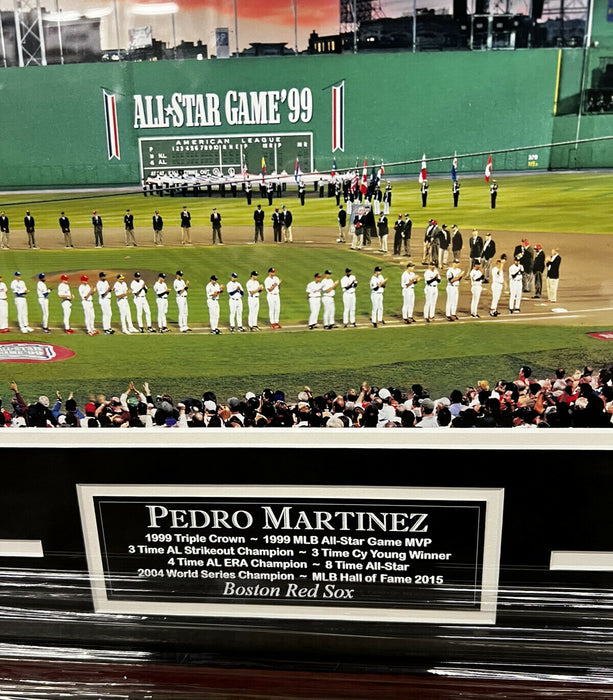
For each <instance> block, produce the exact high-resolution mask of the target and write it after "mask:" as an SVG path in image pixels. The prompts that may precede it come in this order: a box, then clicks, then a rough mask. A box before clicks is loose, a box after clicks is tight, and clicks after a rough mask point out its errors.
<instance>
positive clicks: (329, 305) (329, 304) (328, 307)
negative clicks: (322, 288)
mask: <svg viewBox="0 0 613 700" xmlns="http://www.w3.org/2000/svg"><path fill="white" fill-rule="evenodd" d="M321 303H322V304H323V307H324V326H333V325H334V310H335V309H334V297H327V296H324V297H323V299H322V300H321Z"/></svg>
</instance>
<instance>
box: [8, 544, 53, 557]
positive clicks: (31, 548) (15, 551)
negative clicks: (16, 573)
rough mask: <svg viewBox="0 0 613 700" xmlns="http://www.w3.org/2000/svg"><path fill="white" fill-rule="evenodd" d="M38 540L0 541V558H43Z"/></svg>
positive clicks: (41, 546) (41, 545)
mask: <svg viewBox="0 0 613 700" xmlns="http://www.w3.org/2000/svg"><path fill="white" fill-rule="evenodd" d="M44 556H45V555H44V553H43V543H42V542H41V541H40V540H0V557H44Z"/></svg>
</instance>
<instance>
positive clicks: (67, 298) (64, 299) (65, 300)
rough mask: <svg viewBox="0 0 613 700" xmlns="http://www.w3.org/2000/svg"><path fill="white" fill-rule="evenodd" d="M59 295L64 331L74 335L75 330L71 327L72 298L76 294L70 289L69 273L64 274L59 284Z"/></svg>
mask: <svg viewBox="0 0 613 700" xmlns="http://www.w3.org/2000/svg"><path fill="white" fill-rule="evenodd" d="M57 295H58V297H59V298H60V304H61V305H62V315H63V321H64V333H70V334H71V335H72V333H74V331H73V330H72V328H71V327H70V314H71V313H72V300H73V299H74V294H73V293H72V292H71V291H70V285H69V284H68V275H62V277H61V281H60V283H59V284H58V286H57Z"/></svg>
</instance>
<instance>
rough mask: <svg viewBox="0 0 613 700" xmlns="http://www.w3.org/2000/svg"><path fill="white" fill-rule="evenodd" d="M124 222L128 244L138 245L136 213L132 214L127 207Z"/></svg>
mask: <svg viewBox="0 0 613 700" xmlns="http://www.w3.org/2000/svg"><path fill="white" fill-rule="evenodd" d="M123 223H124V226H125V229H126V246H130V245H133V246H134V247H136V238H135V237H134V214H132V213H131V212H130V210H129V209H126V214H125V216H124V217H123Z"/></svg>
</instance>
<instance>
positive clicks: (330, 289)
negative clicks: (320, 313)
mask: <svg viewBox="0 0 613 700" xmlns="http://www.w3.org/2000/svg"><path fill="white" fill-rule="evenodd" d="M338 284H339V283H338V280H336V282H335V281H334V280H333V279H332V271H331V270H326V271H325V272H324V278H323V279H322V281H321V303H322V305H323V307H324V328H326V329H327V330H330V329H331V328H334V313H335V311H336V308H335V304H334V295H335V294H336V288H337V287H338Z"/></svg>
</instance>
